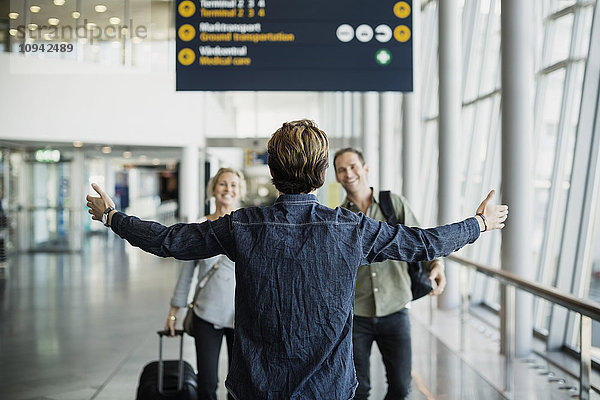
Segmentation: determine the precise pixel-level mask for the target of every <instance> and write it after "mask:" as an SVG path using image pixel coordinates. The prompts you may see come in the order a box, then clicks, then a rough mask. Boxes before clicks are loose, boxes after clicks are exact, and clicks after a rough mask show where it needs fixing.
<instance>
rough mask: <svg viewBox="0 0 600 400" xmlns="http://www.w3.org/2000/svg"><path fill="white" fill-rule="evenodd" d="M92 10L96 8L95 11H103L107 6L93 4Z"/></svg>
mask: <svg viewBox="0 0 600 400" xmlns="http://www.w3.org/2000/svg"><path fill="white" fill-rule="evenodd" d="M94 10H96V12H99V13H103V12H106V10H107V8H106V6H105V5H104V4H97V5H95V6H94Z"/></svg>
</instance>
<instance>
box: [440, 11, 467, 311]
mask: <svg viewBox="0 0 600 400" xmlns="http://www.w3.org/2000/svg"><path fill="white" fill-rule="evenodd" d="M438 12H439V36H438V41H439V71H438V74H439V108H440V114H439V147H438V148H439V161H438V177H439V178H438V223H440V224H447V223H450V222H454V221H456V220H457V219H458V218H459V217H460V215H459V214H460V195H461V194H460V192H459V190H458V189H459V187H460V180H459V173H460V172H459V165H460V164H459V163H458V160H459V155H458V151H457V149H458V147H457V146H458V138H459V135H458V129H459V119H460V114H461V95H462V93H461V87H462V85H461V71H462V70H461V67H460V65H461V62H460V58H461V51H460V44H461V39H460V36H461V35H460V8H459V6H458V1H457V0H444V1H440V2H438ZM446 277H447V279H448V286H447V288H446V290H445V292H444V294H443V295H442V296H440V299H439V301H438V304H439V306H440V307H441V308H444V309H450V308H456V307H457V306H458V304H459V269H458V266H456V265H455V264H453V263H448V265H447V268H446Z"/></svg>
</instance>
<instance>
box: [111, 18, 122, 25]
mask: <svg viewBox="0 0 600 400" xmlns="http://www.w3.org/2000/svg"><path fill="white" fill-rule="evenodd" d="M108 22H110V23H111V25H119V24H120V23H121V18H119V17H110V18H109V19H108Z"/></svg>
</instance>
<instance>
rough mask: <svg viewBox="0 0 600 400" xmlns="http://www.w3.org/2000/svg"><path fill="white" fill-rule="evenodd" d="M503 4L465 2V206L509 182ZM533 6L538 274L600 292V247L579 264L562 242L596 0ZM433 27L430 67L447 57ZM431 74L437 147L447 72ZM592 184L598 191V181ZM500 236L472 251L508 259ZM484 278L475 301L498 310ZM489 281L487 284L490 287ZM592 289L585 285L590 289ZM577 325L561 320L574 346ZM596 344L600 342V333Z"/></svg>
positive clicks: (429, 110)
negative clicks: (504, 164)
mask: <svg viewBox="0 0 600 400" xmlns="http://www.w3.org/2000/svg"><path fill="white" fill-rule="evenodd" d="M436 3H437V2H424V5H423V14H422V20H423V24H424V32H431V31H433V30H434V29H429V27H437V10H436ZM500 6H501V1H499V0H465V1H464V3H463V8H462V12H463V17H462V22H463V26H462V30H463V31H462V34H463V40H462V43H463V49H462V51H463V63H464V68H463V74H464V75H463V77H462V79H463V88H464V89H463V90H464V93H463V113H462V120H461V132H460V135H461V136H460V140H461V144H460V148H461V149H464V151H465V154H467V157H465V159H464V162H465V164H464V170H463V171H462V172H461V176H462V177H463V181H462V184H463V186H462V193H461V194H463V195H464V203H465V207H466V205H467V204H472V203H475V202H477V200H478V199H479V196H480V195H481V193H480V191H481V190H483V189H484V188H489V187H500V186H499V184H500V182H501V176H500V174H501V165H500V152H499V150H497V151H496V150H495V149H499V148H500V132H501V126H500V124H501V119H500V109H501V87H500V84H501V82H500V77H501V74H500V65H501V62H500V38H501V35H500V15H501V14H500V13H501V9H500ZM532 7H533V13H532V21H531V24H532V29H533V31H534V32H535V40H534V46H535V47H534V48H532V54H533V56H534V68H535V77H532V79H533V80H534V83H535V99H534V102H535V104H534V117H533V120H534V127H533V128H534V130H533V143H532V145H533V151H534V154H533V155H532V161H533V166H532V173H533V174H534V175H533V176H534V188H533V194H534V196H533V197H534V198H533V199H532V202H533V210H534V213H535V215H534V219H535V221H536V223H535V226H534V227H533V232H532V235H531V242H530V246H531V251H532V252H533V254H534V258H533V261H534V263H535V265H536V266H537V280H538V281H539V282H542V283H544V284H547V285H553V286H556V287H559V288H562V289H561V290H565V289H564V288H567V289H566V290H575V289H578V288H579V290H578V293H574V294H577V295H580V294H581V293H587V292H588V290H587V287H588V286H587V285H591V286H589V288H590V290H589V295H590V297H591V298H597V299H599V300H600V294H599V293H600V283H599V282H600V255H599V253H600V250H598V248H600V247H599V246H595V247H594V248H595V250H594V254H593V256H590V257H589V258H590V260H589V262H587V263H586V265H583V266H581V265H580V266H575V265H574V264H575V260H571V263H570V264H569V263H565V262H564V261H560V262H559V258H560V256H561V244H562V243H564V241H565V240H567V241H568V240H572V239H569V238H568V237H564V229H565V224H566V222H565V218H566V213H567V199H568V198H569V194H570V190H571V186H572V180H573V179H574V177H573V176H572V175H573V174H572V168H573V163H574V162H575V157H576V154H575V144H576V141H577V135H578V134H582V133H581V132H580V129H579V127H578V121H579V113H580V105H581V101H582V85H583V76H584V72H585V65H586V60H587V56H588V52H589V48H590V46H598V45H599V44H597V43H595V42H593V41H592V42H590V32H591V25H592V19H593V11H594V2H589V1H576V0H543V1H541V2H536V3H535V4H532ZM426 35H428V38H430V39H429V40H428V41H426V42H424V43H423V44H424V49H423V53H422V56H423V61H422V62H423V65H424V66H431V65H434V64H436V63H437V52H436V51H435V50H437V43H435V42H437V38H434V39H431V36H430V35H431V34H430V33H427V34H426ZM465 36H466V37H465ZM431 78H432V76H431V75H428V76H426V77H425V76H424V77H422V79H423V100H422V101H423V109H422V113H423V121H424V130H423V132H424V134H423V137H422V143H423V145H424V146H427V145H428V144H429V145H432V144H433V145H437V143H435V142H434V143H432V142H431V140H432V138H437V135H435V134H434V133H433V132H431V130H432V129H434V126H435V129H437V126H436V124H434V123H433V121H436V118H437V115H438V109H437V99H436V97H437V84H438V83H437V79H431ZM588 134H589V132H588ZM596 134H597V133H596ZM436 140H437V139H436ZM423 163H424V165H423V167H422V169H421V171H422V174H423V178H424V179H430V178H431V177H432V176H433V175H434V174H433V173H432V171H436V170H437V157H434V158H427V159H424V160H423ZM589 167H590V168H595V166H589ZM575 178H577V177H575ZM587 185H589V183H587ZM588 189H589V190H595V191H597V189H593V188H591V187H590V188H588ZM435 191H436V187H429V185H427V187H424V188H423V193H424V194H425V196H424V197H423V198H428V197H429V196H436V193H435ZM594 193H595V192H594ZM598 197H600V196H596V197H595V200H594V201H595V203H594V204H593V205H592V207H593V208H594V210H595V213H594V218H595V219H596V221H597V222H596V224H594V229H593V232H591V233H589V234H590V235H593V238H591V239H592V240H596V243H597V242H598V239H597V238H598V237H600V232H599V231H600V228H598V225H600V216H598V215H597V214H598V211H597V210H598V209H599V208H600V205H599V204H598V202H600V200H598ZM425 211H426V212H427V209H425ZM465 211H468V210H465ZM432 218H435V216H432ZM587 240H590V237H587ZM490 242H491V243H486V245H485V246H479V245H478V246H473V247H474V248H473V249H469V250H467V251H466V253H467V254H468V257H470V258H472V259H474V260H475V261H480V262H483V263H486V264H491V265H499V249H500V242H499V240H498V241H496V242H493V241H490ZM579 268H582V269H583V271H584V272H583V274H581V273H576V271H579ZM561 269H564V271H561ZM582 276H583V278H582ZM484 280H486V281H487V282H488V283H482V279H480V278H477V279H471V282H472V285H477V288H473V290H472V299H473V300H474V301H476V302H481V303H486V304H487V305H489V306H490V307H491V308H494V309H497V307H498V304H499V292H498V290H497V284H496V283H495V282H493V281H490V280H489V279H487V278H484ZM565 280H568V281H566V282H565ZM482 287H485V288H486V289H485V290H484V291H482V290H481V288H482ZM582 287H584V290H583V291H581V289H580V288H582ZM569 288H571V289H569ZM534 312H535V315H534V318H535V329H536V330H537V331H538V332H540V333H542V334H545V335H547V334H549V332H548V330H549V329H553V327H552V326H551V325H550V324H549V321H550V319H551V313H552V312H553V308H552V307H550V306H549V305H548V304H547V303H546V302H544V301H541V300H536V301H535V311H534ZM569 323H570V327H569V329H568V330H567V334H566V335H565V329H564V326H563V327H560V329H562V330H561V332H559V334H560V335H561V337H563V340H564V344H565V345H567V346H571V347H574V348H575V347H576V346H577V341H576V339H575V336H576V335H575V334H574V332H575V333H576V331H577V324H578V320H577V319H576V318H570V319H569ZM557 329H558V328H557ZM597 330H600V329H597ZM596 342H597V345H599V346H600V336H599V339H598V340H597V341H595V343H596Z"/></svg>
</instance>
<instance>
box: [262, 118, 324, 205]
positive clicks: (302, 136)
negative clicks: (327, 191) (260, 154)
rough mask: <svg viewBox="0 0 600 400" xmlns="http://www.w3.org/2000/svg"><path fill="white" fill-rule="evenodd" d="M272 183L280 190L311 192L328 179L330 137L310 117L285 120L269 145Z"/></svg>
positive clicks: (287, 192) (282, 191)
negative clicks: (290, 120)
mask: <svg viewBox="0 0 600 400" xmlns="http://www.w3.org/2000/svg"><path fill="white" fill-rule="evenodd" d="M267 149H268V153H269V160H268V164H269V168H271V174H272V175H273V185H275V187H276V188H277V190H279V191H280V192H281V193H286V194H298V193H309V192H311V191H312V190H314V189H317V188H320V187H321V186H323V183H324V182H325V172H326V170H327V166H328V164H329V140H328V139H327V135H326V134H325V132H323V131H322V130H320V129H319V128H317V125H316V124H315V123H314V122H313V121H310V120H307V119H303V120H300V121H292V122H285V123H284V124H283V126H282V127H281V128H279V129H278V130H277V131H276V132H275V133H274V134H273V136H271V139H270V140H269V143H268V144H267Z"/></svg>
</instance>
